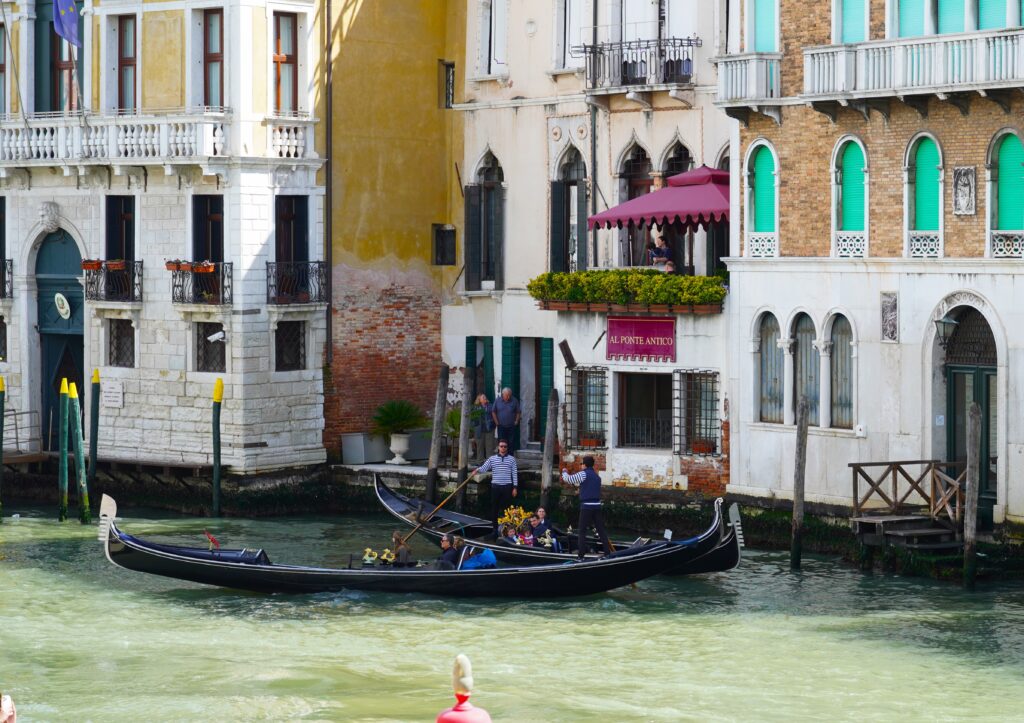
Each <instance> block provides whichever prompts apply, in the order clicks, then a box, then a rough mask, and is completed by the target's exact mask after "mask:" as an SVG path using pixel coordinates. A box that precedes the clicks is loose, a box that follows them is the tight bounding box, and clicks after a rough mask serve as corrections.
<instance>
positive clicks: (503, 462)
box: [473, 439, 519, 535]
mask: <svg viewBox="0 0 1024 723" xmlns="http://www.w3.org/2000/svg"><path fill="white" fill-rule="evenodd" d="M481 472H490V473H491V524H492V525H493V526H494V534H495V535H497V534H498V518H499V517H501V515H502V513H504V512H505V510H506V509H507V508H509V507H511V506H512V498H513V497H515V496H516V495H518V494H519V466H518V465H517V464H516V458H515V457H513V456H512V455H511V454H509V452H508V440H507V439H499V440H498V453H497V454H492V455H491V456H490V457H488V458H487V461H486V462H484V463H483V464H482V465H480V466H479V467H477V468H476V470H475V471H474V472H473V474H474V475H477V474H480V473H481Z"/></svg>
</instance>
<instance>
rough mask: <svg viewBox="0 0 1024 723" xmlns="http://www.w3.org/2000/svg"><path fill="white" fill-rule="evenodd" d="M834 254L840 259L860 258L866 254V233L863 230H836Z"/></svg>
mask: <svg viewBox="0 0 1024 723" xmlns="http://www.w3.org/2000/svg"><path fill="white" fill-rule="evenodd" d="M835 254H836V256H837V257H838V258H841V259H862V258H864V257H865V256H867V255H868V241H867V234H866V233H864V232H863V231H836V232H835Z"/></svg>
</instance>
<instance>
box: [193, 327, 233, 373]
mask: <svg viewBox="0 0 1024 723" xmlns="http://www.w3.org/2000/svg"><path fill="white" fill-rule="evenodd" d="M223 332H224V325H223V324H215V323H210V322H205V321H204V322H199V323H198V324H196V371H200V372H223V371H225V370H226V369H227V366H226V364H225V359H226V354H225V353H224V352H225V347H226V346H227V344H226V343H225V341H224V340H223V338H221V339H219V340H214V341H211V340H210V337H213V336H214V335H216V334H218V333H221V334H222V333H223Z"/></svg>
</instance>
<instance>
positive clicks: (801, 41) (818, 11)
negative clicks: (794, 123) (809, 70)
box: [779, 0, 873, 97]
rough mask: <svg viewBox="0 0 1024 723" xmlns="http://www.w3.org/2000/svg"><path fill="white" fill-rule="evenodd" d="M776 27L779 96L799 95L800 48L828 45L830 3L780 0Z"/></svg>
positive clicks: (801, 78) (801, 82)
mask: <svg viewBox="0 0 1024 723" xmlns="http://www.w3.org/2000/svg"><path fill="white" fill-rule="evenodd" d="M872 19H873V18H872ZM779 26H780V27H781V32H780V36H781V41H782V44H781V46H780V48H779V49H780V50H781V51H782V54H783V55H782V69H781V72H782V93H783V95H784V96H786V97H789V96H795V95H800V94H801V93H802V92H803V90H804V54H803V49H804V48H807V47H811V46H814V45H828V44H830V43H831V42H832V3H831V1H830V0H817V1H816V2H808V0H781V2H780V3H779Z"/></svg>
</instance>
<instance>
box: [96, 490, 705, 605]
mask: <svg viewBox="0 0 1024 723" xmlns="http://www.w3.org/2000/svg"><path fill="white" fill-rule="evenodd" d="M720 507H721V504H720V503H719V504H717V505H716V515H715V520H714V523H713V524H712V526H711V528H710V529H708V531H707V532H705V533H704V534H702V535H700V536H698V537H694V538H692V539H691V540H688V541H686V542H680V543H667V542H664V541H662V542H649V543H645V544H637V545H634V546H632V547H629V548H627V549H624V550H620V551H618V552H616V553H615V554H614V555H611V556H608V557H605V558H603V559H599V560H598V559H595V560H586V561H584V562H578V563H562V562H558V563H556V564H549V565H541V566H531V567H525V568H522V567H506V568H496V569H490V570H436V569H432V568H431V567H406V568H396V567H383V566H369V567H363V566H360V567H353V568H351V569H331V568H319V567H301V566H296V565H277V564H274V563H272V562H271V561H270V558H269V557H268V556H267V554H266V553H265V552H264V551H263V550H246V549H233V550H207V549H204V548H199V547H179V546H176V545H165V544H159V543H154V542H148V541H146V540H142V539H139V538H137V537H134V536H132V535H129V534H126V533H124V532H122V531H121V530H119V529H118V527H117V525H116V524H115V522H114V518H115V516H116V514H117V503H116V502H115V501H114V500H113V499H112V498H110V497H108V496H107V495H104V496H103V501H102V504H101V506H100V532H99V536H100V539H101V540H102V541H103V544H104V551H105V552H106V555H107V559H108V560H110V562H112V563H113V564H115V565H118V566H120V567H123V568H125V569H128V570H135V571H137V572H146V573H150V574H153V575H162V576H164V577H170V578H175V579H178V580H189V581H191V582H198V583H203V584H206V585H216V586H219V587H226V588H232V589H236V590H250V591H254V592H266V593H278V592H279V593H313V592H334V591H339V590H369V591H377V592H399V593H408V592H417V593H426V594H430V595H446V596H457V597H504V598H522V597H539V598H555V597H569V596H578V595H591V594H594V593H599V592H606V591H608V590H612V589H614V588H617V587H622V586H624V585H629V584H631V583H634V582H638V581H639V580H643V579H644V578H647V577H651V576H652V575H657V574H659V573H661V572H663V571H664V570H665V569H667V568H670V567H674V566H677V565H679V564H681V563H682V562H683V561H685V560H698V559H700V558H702V557H704V556H705V555H707V554H708V553H709V552H710V551H712V550H713V549H714V548H715V546H716V545H717V542H718V539H719V537H720V536H721V531H722V527H723V524H724V523H723V521H722V517H721V510H720Z"/></svg>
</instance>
